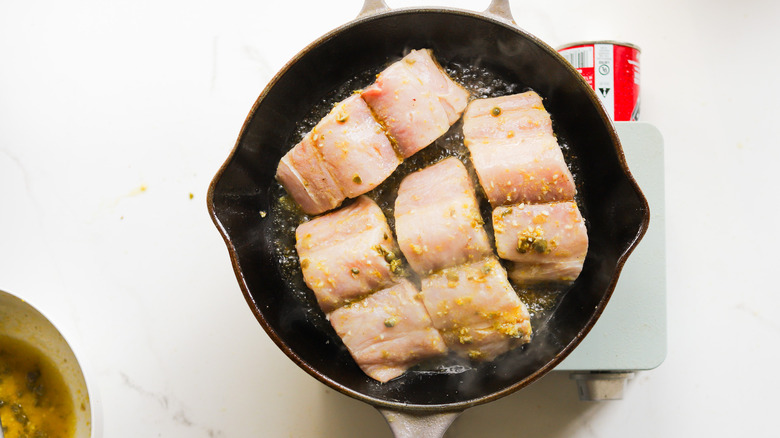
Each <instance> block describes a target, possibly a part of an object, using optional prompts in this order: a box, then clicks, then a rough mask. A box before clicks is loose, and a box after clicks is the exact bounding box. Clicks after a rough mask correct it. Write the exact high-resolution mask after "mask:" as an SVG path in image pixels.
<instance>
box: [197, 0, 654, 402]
mask: <svg viewBox="0 0 780 438" xmlns="http://www.w3.org/2000/svg"><path fill="white" fill-rule="evenodd" d="M413 48H431V49H433V50H434V54H435V56H436V57H437V58H438V59H439V60H440V61H441V62H442V64H447V63H450V62H457V63H463V64H466V65H475V64H479V65H481V66H484V67H485V68H487V69H489V70H490V71H492V72H495V73H496V74H498V75H501V77H503V78H505V79H506V80H509V81H512V82H516V83H518V84H522V87H521V88H520V89H521V90H522V89H525V88H526V87H530V88H531V89H533V90H535V91H536V92H538V93H539V94H540V95H541V96H542V97H543V98H544V102H545V106H546V108H547V110H548V111H549V112H550V113H551V115H552V119H553V122H554V128H555V130H556V134H557V135H558V137H559V139H560V140H561V141H562V142H563V143H565V144H567V145H568V155H567V157H568V158H569V159H571V160H573V161H574V165H575V166H576V167H577V178H578V188H579V196H580V201H581V204H582V206H583V213H584V214H585V216H586V220H587V224H588V234H589V238H590V249H589V252H588V257H587V260H586V262H585V266H584V269H583V272H582V274H581V275H580V277H579V279H578V280H577V281H576V283H575V285H574V286H573V288H572V289H571V290H570V291H569V292H568V293H567V294H566V295H565V296H564V297H563V299H562V300H561V302H560V304H559V306H558V308H557V309H556V310H555V312H554V313H553V314H552V316H551V317H550V319H549V321H548V323H547V324H546V325H545V326H544V327H542V328H537V330H536V332H535V337H534V339H533V341H532V342H531V343H530V344H529V345H527V346H526V347H524V348H521V349H517V350H515V351H512V352H510V353H508V354H506V355H504V356H502V357H499V358H498V359H497V360H495V361H493V362H491V363H488V364H484V365H481V366H478V367H476V368H473V369H456V370H454V371H453V372H449V373H443V372H412V373H407V374H405V375H404V376H402V377H400V378H398V379H395V380H393V381H391V382H389V383H386V384H379V383H377V382H375V381H373V380H371V379H370V378H368V377H366V376H365V375H364V374H363V373H362V372H361V371H360V369H359V368H358V367H357V366H356V365H355V363H354V362H353V361H352V359H351V357H350V356H349V354H348V352H347V351H346V349H345V348H344V347H343V345H342V344H341V342H340V340H339V339H338V337H336V335H335V333H334V332H333V331H332V330H331V329H330V327H329V324H328V323H327V321H326V320H325V318H324V315H322V314H321V313H320V312H319V311H318V309H317V307H316V303H315V302H314V300H313V298H312V297H309V298H305V299H303V300H302V299H301V297H300V296H299V295H300V294H296V293H294V292H293V291H292V288H291V287H290V284H289V283H288V282H286V281H285V280H284V278H283V276H282V275H280V267H279V264H278V262H276V261H275V260H274V250H275V249H274V242H273V239H272V236H273V233H272V228H271V227H272V226H273V222H274V221H273V218H272V217H265V218H262V219H261V217H260V214H259V212H260V211H264V212H270V211H271V203H272V199H271V196H272V195H273V193H275V192H274V190H272V188H273V187H274V185H275V181H274V174H275V171H276V166H277V163H278V161H279V159H280V158H281V156H282V155H283V154H284V153H285V152H286V151H287V150H288V149H289V148H290V147H291V146H292V145H293V144H294V143H295V142H296V141H297V140H298V138H296V135H299V134H296V132H295V131H296V125H297V124H298V123H299V121H300V120H301V119H303V118H304V117H306V116H307V115H308V114H309V112H310V110H311V108H312V107H313V106H314V105H316V104H317V103H318V102H319V101H320V100H322V99H323V98H325V97H326V96H329V95H332V94H333V92H334V90H337V89H339V87H341V86H342V85H343V84H344V82H345V81H346V80H348V79H350V78H354V77H356V76H359V75H360V74H361V73H364V72H366V71H378V69H380V68H381V67H382V66H384V65H387V63H389V62H390V61H394V60H396V59H399V58H400V57H401V56H403V55H404V52H405V51H408V50H409V49H413ZM553 53H554V52H553V51H552V50H551V49H549V47H547V46H546V45H544V44H541V43H539V42H538V40H536V39H535V38H534V37H532V36H530V35H527V34H525V33H523V32H522V31H520V30H518V29H517V28H515V27H513V26H510V25H508V24H505V23H502V22H500V21H497V20H493V19H489V18H485V17H484V16H481V15H479V14H474V13H468V12H461V11H444V10H428V9H416V10H398V11H393V12H390V13H386V14H382V15H379V16H374V17H369V18H366V19H361V20H357V21H355V22H352V23H350V24H347V25H345V26H344V27H342V28H340V29H337V31H334V32H332V33H330V34H328V35H326V36H325V37H323V38H322V39H321V40H320V41H318V42H317V43H315V44H312V46H310V47H309V48H307V49H305V50H304V51H303V52H301V54H300V55H299V56H297V57H296V58H295V59H293V60H292V61H291V62H290V63H289V64H288V66H287V67H285V69H284V70H283V71H282V72H280V74H279V75H277V77H276V78H275V79H274V80H273V81H272V82H271V84H269V86H268V87H267V88H266V90H265V91H264V94H263V95H261V97H260V98H259V99H258V101H257V102H256V104H255V106H254V108H253V110H252V112H251V113H250V114H249V117H248V118H247V121H246V123H245V126H244V127H243V130H242V132H241V135H240V137H239V140H238V143H237V145H236V148H235V150H234V151H233V154H232V155H231V156H230V158H228V160H227V161H226V163H225V164H224V165H223V167H222V169H221V170H220V173H218V174H217V176H216V177H215V178H214V181H213V182H212V186H211V187H210V191H209V200H208V207H209V211H210V212H211V214H212V217H213V219H214V221H215V223H216V224H217V226H218V228H219V229H220V231H221V232H222V234H223V237H224V238H225V241H226V243H227V245H228V248H229V251H230V255H231V259H232V262H233V266H234V269H235V271H236V275H237V277H238V280H239V283H240V285H241V288H242V290H243V292H244V295H245V297H246V299H247V302H248V303H249V305H250V308H251V309H252V311H253V312H254V314H255V316H256V317H257V318H258V320H259V321H260V323H261V324H262V326H263V327H264V328H265V330H266V331H267V332H268V334H269V335H270V336H271V338H272V339H273V340H274V341H275V342H276V343H277V345H278V346H279V347H280V348H281V349H282V350H283V351H285V353H286V354H287V355H288V356H290V358H292V359H293V360H294V361H295V362H296V363H298V365H299V366H301V367H302V368H304V369H305V370H306V371H308V372H309V373H310V374H312V375H314V376H315V377H317V378H318V379H320V380H321V381H323V382H325V383H326V384H328V385H330V386H332V387H333V388H335V389H337V390H339V391H341V392H343V393H346V394H348V395H351V396H353V397H356V398H358V399H361V400H364V401H367V402H369V403H372V404H374V405H378V406H386V407H404V408H407V409H409V408H411V409H415V408H416V409H424V410H437V409H439V410H440V409H461V408H465V407H468V406H471V405H474V404H478V403H482V402H486V401H489V400H492V399H495V398H497V397H500V396H503V395H506V394H508V393H510V392H512V391H515V390H517V389H519V388H521V387H523V386H525V385H527V384H528V383H530V382H531V381H533V380H535V379H536V378H538V377H540V376H541V375H542V374H544V373H545V372H547V371H549V370H550V369H552V368H553V367H554V365H556V364H557V363H558V362H560V360H561V359H562V358H563V357H564V356H565V355H566V354H568V352H569V351H571V349H573V348H574V347H575V346H576V345H577V344H578V343H579V341H580V340H581V338H582V337H583V336H584V335H585V333H587V331H588V330H589V329H590V327H591V326H592V325H593V323H594V322H595V320H596V319H597V318H598V316H599V315H600V314H601V311H602V310H603V307H604V306H605V305H606V302H607V300H608V298H609V296H610V294H611V293H612V290H613V288H614V284H615V281H616V279H617V275H618V273H619V271H620V268H621V267H622V263H623V261H624V259H625V257H627V254H628V253H629V252H630V251H631V249H632V248H633V246H634V245H635V244H636V242H638V240H639V239H640V238H641V236H642V234H643V233H644V231H645V229H646V227H647V221H648V208H647V203H646V201H645V199H644V197H643V196H642V194H641V192H640V191H639V189H638V187H637V186H636V183H635V182H634V180H633V179H632V178H631V176H630V174H629V173H628V171H627V169H626V167H625V164H624V160H623V156H622V151H621V149H620V146H619V142H618V140H617V137H616V136H615V134H614V130H612V128H611V125H610V123H609V122H608V121H607V119H606V115H605V113H604V111H603V110H602V109H601V108H600V107H599V106H598V104H597V101H596V98H595V95H594V94H593V93H592V92H590V91H588V89H587V85H585V83H584V81H582V80H581V79H580V78H579V77H578V76H577V73H576V71H575V70H573V69H572V68H570V67H569V66H568V65H566V64H565V63H564V62H563V61H562V60H561V59H560V58H559V57H556V56H554V55H553Z"/></svg>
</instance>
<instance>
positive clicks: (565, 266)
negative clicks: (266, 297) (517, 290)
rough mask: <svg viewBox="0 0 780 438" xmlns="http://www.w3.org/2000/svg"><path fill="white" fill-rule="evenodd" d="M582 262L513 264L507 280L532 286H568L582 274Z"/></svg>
mask: <svg viewBox="0 0 780 438" xmlns="http://www.w3.org/2000/svg"><path fill="white" fill-rule="evenodd" d="M583 261H584V260H577V259H573V260H568V261H561V262H551V263H522V262H514V263H512V266H511V267H510V268H509V278H510V279H511V280H512V281H514V282H515V284H522V285H533V284H539V283H557V284H568V283H572V282H574V280H576V279H577V277H579V276H580V272H582V265H583Z"/></svg>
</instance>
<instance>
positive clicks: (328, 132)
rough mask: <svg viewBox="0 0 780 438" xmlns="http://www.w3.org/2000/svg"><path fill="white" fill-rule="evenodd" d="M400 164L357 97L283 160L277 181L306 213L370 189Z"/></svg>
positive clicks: (344, 103) (337, 109)
mask: <svg viewBox="0 0 780 438" xmlns="http://www.w3.org/2000/svg"><path fill="white" fill-rule="evenodd" d="M400 163H401V159H400V158H399V157H398V156H397V155H396V152H395V150H394V149H393V146H392V145H391V144H390V140H389V139H388V138H387V136H386V135H385V133H384V130H383V129H382V126H381V125H380V124H379V123H378V122H377V121H376V120H375V119H374V117H373V115H372V114H371V110H370V109H369V108H368V106H367V105H366V103H365V102H364V101H363V99H361V98H360V96H358V95H352V96H350V97H349V98H347V99H345V100H343V101H342V102H339V103H337V104H336V105H335V106H334V107H333V109H332V110H331V111H330V113H328V115H327V116H325V117H324V118H323V119H322V120H320V122H319V123H318V124H317V126H315V127H314V128H313V129H312V130H311V131H310V132H309V133H308V134H306V136H305V137H304V138H303V140H301V142H300V143H298V144H297V145H295V147H293V149H292V150H290V152H288V153H287V154H286V155H285V156H284V157H282V160H281V162H280V163H279V167H278V169H277V172H276V177H277V179H278V180H279V181H280V182H281V183H282V185H283V186H284V187H285V189H287V192H288V193H290V195H291V196H292V197H293V199H295V201H296V202H297V203H298V204H299V205H300V206H301V208H302V209H303V211H304V212H306V213H308V214H319V213H322V212H324V211H327V210H330V209H332V208H335V207H337V206H338V205H340V204H341V202H342V201H343V200H344V199H345V198H353V197H356V196H359V195H361V194H363V193H366V192H368V191H370V190H372V189H373V188H374V187H376V186H378V185H379V184H380V183H381V182H382V181H384V180H385V179H386V178H387V177H388V176H390V174H391V173H393V171H394V170H395V168H396V167H398V165H399V164H400Z"/></svg>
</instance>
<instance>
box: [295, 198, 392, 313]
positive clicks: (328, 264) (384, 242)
mask: <svg viewBox="0 0 780 438" xmlns="http://www.w3.org/2000/svg"><path fill="white" fill-rule="evenodd" d="M295 238H296V244H295V248H296V250H297V251H298V257H299V259H300V263H301V269H302V270H303V279H304V281H305V282H306V285H307V286H309V288H310V289H311V290H312V291H314V295H315V296H316V297H317V301H318V302H319V304H320V307H321V308H322V310H323V311H325V312H330V311H332V310H334V309H336V308H337V307H340V306H342V305H344V304H346V303H348V302H350V301H353V300H356V299H359V298H361V297H362V296H364V295H366V294H369V293H371V292H373V291H376V290H378V289H381V288H384V287H386V286H388V285H390V284H392V283H394V282H395V281H396V280H397V276H396V275H395V272H394V271H396V270H397V268H398V264H399V263H400V261H399V259H398V257H396V255H397V254H398V248H397V246H396V244H395V242H394V240H393V234H392V232H391V231H390V227H389V226H388V225H387V220H386V219H385V216H384V214H383V213H382V210H381V209H380V208H379V206H378V205H376V203H375V202H374V201H372V200H371V199H369V198H367V197H365V196H361V197H359V198H357V199H356V200H355V202H353V203H352V204H350V205H348V206H346V207H343V208H341V209H339V210H336V211H334V212H332V213H328V214H325V215H323V216H319V217H317V218H314V219H312V220H311V221H309V222H305V223H303V224H301V225H299V226H298V228H297V230H296V232H295Z"/></svg>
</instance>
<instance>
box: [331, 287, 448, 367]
mask: <svg viewBox="0 0 780 438" xmlns="http://www.w3.org/2000/svg"><path fill="white" fill-rule="evenodd" d="M417 294H418V291H417V289H416V288H415V287H414V285H412V283H410V282H409V281H408V280H401V282H400V283H398V284H396V285H394V286H391V287H389V288H387V289H382V290H380V291H378V292H375V293H373V294H371V295H370V296H368V297H367V298H365V299H363V300H361V301H357V302H354V303H352V304H349V305H346V306H344V307H341V308H339V309H336V310H335V311H333V312H332V313H330V314H329V315H328V319H330V323H331V324H332V325H333V328H334V329H335V330H336V333H338V335H339V336H340V337H341V339H342V341H344V345H346V347H347V349H348V350H349V352H350V354H352V357H353V358H354V359H355V362H357V364H358V365H359V366H360V368H361V369H362V370H363V372H365V373H366V374H367V375H368V376H369V377H371V378H373V379H375V380H379V381H380V382H387V381H388V380H390V379H393V378H395V377H398V376H400V375H401V374H403V373H404V372H405V371H406V370H407V369H408V368H409V367H411V366H414V365H415V364H417V363H418V362H420V361H421V360H424V359H427V358H430V357H434V356H438V355H441V354H444V353H445V352H446V351H447V347H446V346H445V344H444V340H443V339H442V338H441V335H440V334H439V332H438V331H437V330H436V329H435V328H433V325H432V323H431V318H430V317H429V316H428V312H427V311H426V310H425V308H424V307H423V304H422V302H421V301H420V300H419V298H418V297H417Z"/></svg>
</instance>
